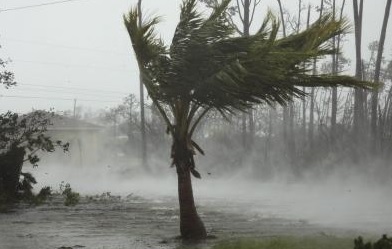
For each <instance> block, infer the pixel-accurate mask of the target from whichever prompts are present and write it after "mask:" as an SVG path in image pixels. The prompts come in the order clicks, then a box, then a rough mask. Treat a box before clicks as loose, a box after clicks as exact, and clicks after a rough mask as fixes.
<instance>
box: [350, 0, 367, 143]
mask: <svg viewBox="0 0 392 249" xmlns="http://www.w3.org/2000/svg"><path fill="white" fill-rule="evenodd" d="M353 8H354V26H355V48H356V49H355V52H356V70H355V77H357V79H359V80H362V53H361V43H362V17H363V0H360V5H359V7H358V0H353ZM363 101H364V100H363V91H362V89H355V98H354V137H358V136H359V135H360V133H361V130H362V126H363V122H364V118H363V117H364V113H363Z"/></svg>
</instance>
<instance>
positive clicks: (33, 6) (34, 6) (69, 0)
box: [0, 0, 80, 12]
mask: <svg viewBox="0 0 392 249" xmlns="http://www.w3.org/2000/svg"><path fill="white" fill-rule="evenodd" d="M74 1H80V0H61V1H55V2H48V3H41V4H34V5H26V6H21V7H15V8H8V9H2V10H0V12H6V11H14V10H23V9H30V8H38V7H42V6H47V5H55V4H61V3H67V2H74Z"/></svg>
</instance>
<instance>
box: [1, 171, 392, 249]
mask: <svg viewBox="0 0 392 249" xmlns="http://www.w3.org/2000/svg"><path fill="white" fill-rule="evenodd" d="M85 176H86V175H85ZM62 177H63V178H67V177H66V176H64V175H62ZM75 179H76V176H75V175H72V176H71V177H70V178H68V179H65V180H67V181H68V180H69V181H68V182H70V183H71V186H72V187H73V189H74V190H75V191H78V192H81V193H82V194H83V195H84V197H83V198H82V199H81V202H80V203H79V204H78V205H77V206H75V207H66V206H64V205H63V203H62V200H61V198H60V197H55V198H54V199H53V200H52V201H51V202H49V203H48V204H44V205H42V206H37V207H27V206H23V205H21V206H19V207H18V208H15V209H13V210H11V211H12V212H9V213H2V214H0V248H2V249H3V248H4V249H23V248H37V249H40V248H48V249H49V248H51V249H53V248H61V247H63V248H67V247H68V248H93V249H95V248H102V249H104V248H105V249H115V248H178V247H180V246H181V242H180V241H179V240H178V239H177V238H176V236H178V235H179V220H178V213H179V212H178V211H179V210H178V203H177V198H176V181H175V178H174V177H172V178H170V177H169V178H167V179H160V178H148V179H144V178H140V177H139V178H137V177H136V178H132V179H128V180H124V179H121V178H116V179H111V180H109V179H108V177H104V178H99V177H98V176H91V179H87V178H85V182H84V183H83V182H81V181H76V180H75ZM104 179H106V180H104ZM73 180H74V182H73ZM115 180H117V181H115ZM86 181H87V182H88V184H86ZM105 181H107V182H105ZM43 182H44V183H46V184H50V181H45V179H43ZM56 182H59V179H55V178H54V180H53V182H52V183H53V184H55V183H56ZM114 183H116V184H114ZM194 185H195V195H196V196H195V197H196V203H197V205H198V210H199V213H200V216H201V217H202V219H203V221H204V222H205V225H206V228H207V231H208V232H209V234H211V235H213V236H216V239H210V240H208V241H207V242H206V243H205V244H202V245H199V247H198V248H209V247H210V246H211V245H212V244H215V243H216V242H217V241H219V240H224V239H228V238H241V237H251V238H257V237H273V236H279V235H289V236H290V235H292V236H302V235H316V236H320V235H322V236H324V235H325V236H328V235H337V236H349V237H350V238H351V237H352V238H354V237H355V236H358V235H361V234H362V235H363V234H373V235H375V236H379V235H380V234H382V233H389V234H390V233H392V206H391V200H390V198H387V197H388V196H387V192H384V191H374V190H368V191H367V192H366V191H365V190H364V189H361V188H359V187H358V186H354V185H350V186H348V185H345V186H337V185H335V186H333V185H329V186H328V188H326V187H325V186H312V187H309V186H308V185H303V184H284V185H283V184H260V183H255V182H246V181H245V182H240V181H239V180H238V179H229V180H227V179H226V180H224V181H223V180H219V179H204V180H202V181H195V182H194ZM52 186H54V185H52ZM108 191H111V192H112V193H111V194H107V193H106V192H108ZM101 193H104V194H101ZM92 194H98V195H95V196H92ZM88 196H90V197H88Z"/></svg>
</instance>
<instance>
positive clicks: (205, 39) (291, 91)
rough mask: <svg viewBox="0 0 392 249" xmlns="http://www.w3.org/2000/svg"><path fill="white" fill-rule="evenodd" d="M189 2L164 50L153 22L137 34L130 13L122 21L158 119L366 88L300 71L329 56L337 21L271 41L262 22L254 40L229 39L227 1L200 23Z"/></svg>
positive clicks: (343, 26)
mask: <svg viewBox="0 0 392 249" xmlns="http://www.w3.org/2000/svg"><path fill="white" fill-rule="evenodd" d="M196 2H197V0H183V3H182V6H181V16H180V22H179V24H178V26H177V28H176V31H175V34H174V37H173V40H172V44H171V45H170V47H166V46H165V45H164V44H163V42H162V41H161V40H159V39H157V38H156V36H155V34H154V25H155V24H156V23H157V22H158V19H157V18H154V19H152V20H149V21H145V22H144V24H143V25H142V26H141V27H138V25H137V24H138V14H139V13H138V12H137V9H132V10H131V11H130V12H129V13H128V14H127V15H124V22H125V25H126V27H127V30H128V32H129V35H130V38H131V41H132V46H133V49H134V52H135V54H136V58H137V61H138V64H139V67H140V70H141V73H142V78H143V83H144V84H145V86H146V88H147V90H148V93H149V95H150V96H151V98H152V99H153V101H154V102H155V103H156V104H157V105H158V108H159V109H160V111H161V113H162V114H165V112H164V108H163V107H162V106H163V105H166V106H168V107H170V108H171V110H172V115H173V117H174V118H175V120H176V122H177V123H178V122H180V121H181V120H182V121H184V122H186V120H188V121H189V120H192V119H193V118H194V116H193V115H194V114H195V113H196V112H197V111H199V110H209V109H216V110H218V111H220V112H222V113H225V112H227V111H229V112H231V111H235V110H240V111H244V110H246V109H247V108H249V107H251V105H253V104H259V103H267V104H272V103H279V104H286V103H287V102H288V101H291V100H292V98H293V97H300V96H303V95H304V93H303V92H302V91H301V90H300V89H299V88H296V87H297V86H308V87H314V86H337V85H341V86H349V87H355V86H359V87H367V85H366V84H365V83H361V82H358V81H356V80H355V79H353V78H351V77H342V76H326V75H311V74H309V71H308V70H307V68H306V67H304V65H306V63H307V62H310V61H311V60H312V59H313V58H315V57H318V56H322V55H326V54H331V53H333V52H334V51H333V50H332V49H331V47H330V46H329V45H328V44H327V42H326V41H327V40H329V39H330V38H331V37H333V36H336V35H338V34H341V33H343V32H345V31H346V30H347V23H346V22H345V21H334V20H332V18H331V16H329V15H326V16H324V17H323V18H321V19H320V20H319V21H317V22H316V23H314V24H313V25H312V26H311V27H310V28H309V29H307V30H305V31H303V32H301V33H298V34H295V35H291V36H288V37H286V38H278V37H277V34H278V29H279V22H278V21H277V20H276V19H275V18H274V17H273V16H272V15H271V14H269V15H268V16H267V18H266V19H265V21H264V22H263V24H262V26H261V28H260V29H259V31H258V32H257V33H256V34H255V35H251V36H249V37H237V36H235V32H234V29H233V27H231V26H230V25H229V23H228V22H227V21H226V20H227V19H226V16H225V15H226V10H227V8H228V5H229V3H230V0H223V1H221V2H220V4H219V5H217V6H216V7H215V8H214V10H213V11H212V13H211V14H210V15H209V16H207V17H204V16H203V15H202V14H201V13H199V12H198V11H197V9H196ZM166 116H168V115H166ZM170 116H171V115H170ZM166 121H168V119H167V118H166ZM187 126H188V127H187V129H191V128H190V126H189V124H188V125H187ZM188 131H189V130H188ZM184 132H185V131H184Z"/></svg>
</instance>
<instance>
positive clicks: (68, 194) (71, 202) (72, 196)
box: [60, 182, 80, 206]
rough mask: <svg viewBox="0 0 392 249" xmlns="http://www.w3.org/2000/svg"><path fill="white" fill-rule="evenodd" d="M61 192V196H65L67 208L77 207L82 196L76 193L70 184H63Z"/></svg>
mask: <svg viewBox="0 0 392 249" xmlns="http://www.w3.org/2000/svg"><path fill="white" fill-rule="evenodd" d="M60 192H61V195H62V196H64V198H65V199H64V205H65V206H75V205H77V204H78V203H79V201H80V194H79V193H77V192H74V191H73V190H72V188H71V185H70V184H69V183H67V184H65V185H64V183H63V182H62V183H61V184H60Z"/></svg>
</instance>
